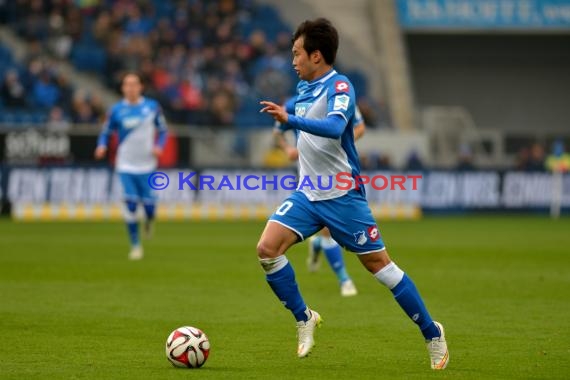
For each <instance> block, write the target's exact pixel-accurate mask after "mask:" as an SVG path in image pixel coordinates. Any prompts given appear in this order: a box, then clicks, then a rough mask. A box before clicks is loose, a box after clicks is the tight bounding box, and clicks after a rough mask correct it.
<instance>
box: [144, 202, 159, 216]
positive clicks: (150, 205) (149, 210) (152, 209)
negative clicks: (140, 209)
mask: <svg viewBox="0 0 570 380" xmlns="http://www.w3.org/2000/svg"><path fill="white" fill-rule="evenodd" d="M144 213H145V215H146V219H147V220H154V215H155V213H156V205H155V203H154V202H145V203H144Z"/></svg>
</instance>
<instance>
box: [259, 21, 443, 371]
mask: <svg viewBox="0 0 570 380" xmlns="http://www.w3.org/2000/svg"><path fill="white" fill-rule="evenodd" d="M337 49H338V33H337V31H336V29H335V28H334V26H333V25H332V24H331V23H330V21H328V20H326V19H322V18H320V19H316V20H313V21H305V22H303V23H301V24H300V25H299V27H298V28H297V30H296V32H295V34H294V36H293V48H292V52H293V67H294V69H295V71H296V72H297V74H298V76H299V78H300V79H301V81H300V83H299V85H298V86H297V89H298V94H297V98H296V101H295V114H294V115H293V114H288V113H287V111H286V109H284V108H283V107H281V106H280V105H278V104H275V103H272V102H270V101H262V102H261V104H262V105H263V108H262V109H261V112H267V113H269V114H270V115H271V116H272V117H273V118H274V119H275V120H276V121H279V122H280V123H281V124H282V127H281V128H282V129H283V130H286V129H295V130H297V131H299V138H298V142H297V148H298V150H299V171H300V177H301V178H305V176H307V177H309V178H311V179H312V183H317V181H318V179H319V178H320V177H325V178H327V177H328V178H333V179H334V178H335V175H336V174H337V173H339V172H349V173H352V176H353V177H355V176H357V175H358V174H359V172H360V168H359V162H358V155H357V153H356V149H355V146H354V138H353V130H352V128H347V126H350V125H351V123H352V119H353V118H354V112H355V111H354V110H355V105H354V99H355V95H354V90H353V87H352V84H351V83H350V81H349V80H348V79H347V78H346V77H345V76H343V75H341V74H339V73H337V72H336V71H335V70H334V68H333V64H334V61H335V57H336V52H337ZM330 176H332V177H330ZM304 183H305V182H304V181H303V182H300V183H299V187H298V188H297V191H295V192H294V193H293V194H292V195H291V196H289V197H288V198H287V199H286V200H285V202H283V204H282V205H281V206H279V208H278V209H277V210H276V211H275V213H274V214H273V215H272V216H271V217H270V218H269V221H268V222H267V224H266V226H265V229H264V231H263V233H262V235H261V237H260V240H259V242H258V244H257V254H258V257H259V261H260V263H261V266H262V267H263V269H264V271H265V273H266V279H267V282H268V283H269V286H270V287H271V289H272V290H273V292H274V293H275V295H276V296H277V297H278V298H279V300H280V301H281V302H282V303H283V305H285V307H286V308H287V309H289V310H290V311H291V312H292V314H293V316H294V317H295V319H296V321H297V334H298V348H297V355H298V356H299V357H301V358H302V357H305V356H307V355H308V354H309V352H310V351H311V349H312V348H313V346H314V336H313V335H314V332H315V328H316V327H317V326H319V325H320V324H321V316H320V315H319V313H317V312H316V311H314V310H311V309H310V308H308V307H307V306H306V304H305V301H304V300H303V297H302V296H301V293H300V291H299V287H298V286H297V281H296V279H295V272H294V271H293V267H292V266H291V264H290V263H289V261H288V260H287V257H286V256H285V252H286V251H287V249H288V248H289V247H291V246H292V245H293V244H295V243H297V242H298V241H300V240H303V239H305V238H307V237H309V236H311V235H313V234H314V233H316V232H317V231H319V230H320V229H321V228H322V227H328V228H329V230H330V232H331V235H332V237H333V238H334V239H335V240H336V241H337V242H338V243H339V244H341V245H342V246H344V247H346V248H347V249H349V250H350V251H352V252H355V253H356V254H357V255H358V258H359V259H360V261H361V262H362V264H363V265H364V267H366V269H368V270H369V271H370V272H371V273H372V274H373V275H374V277H376V279H378V281H379V282H380V283H382V284H383V285H385V286H386V287H388V289H390V290H391V291H392V293H393V295H394V297H395V299H396V301H397V302H398V304H399V305H400V306H401V308H402V309H403V310H404V311H405V313H406V314H407V315H408V316H409V317H410V318H411V319H412V321H413V322H414V323H416V325H417V326H418V327H419V329H420V331H421V333H422V335H423V337H424V339H425V340H426V342H427V348H428V351H429V355H430V360H431V368H433V369H443V368H445V367H446V365H447V363H448V361H449V353H448V350H447V344H446V341H445V335H444V330H443V326H442V325H441V324H440V323H438V322H434V321H433V320H432V318H431V316H430V314H429V313H428V310H427V308H426V306H425V305H424V302H423V300H422V298H421V297H420V294H419V292H418V290H417V289H416V287H415V285H414V283H413V282H412V280H411V279H410V277H409V276H408V275H406V274H405V273H404V272H403V271H402V270H401V269H400V268H399V267H398V266H397V265H396V263H394V262H393V261H392V260H391V259H390V257H389V256H388V252H387V250H386V247H385V245H384V242H383V240H382V238H381V236H380V232H379V231H378V227H377V226H376V222H375V221H374V218H373V217H372V213H371V212H370V208H369V207H368V203H367V201H366V197H365V194H364V188H363V187H362V186H360V187H358V186H357V184H356V180H355V179H354V178H353V179H352V185H353V186H352V188H351V189H350V190H346V186H344V187H343V186H340V187H339V186H332V187H330V188H328V189H326V190H325V189H323V188H321V187H318V188H314V187H311V186H302V185H303V184H304Z"/></svg>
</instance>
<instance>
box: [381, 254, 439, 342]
mask: <svg viewBox="0 0 570 380" xmlns="http://www.w3.org/2000/svg"><path fill="white" fill-rule="evenodd" d="M374 277H376V278H377V279H378V281H380V282H381V283H382V284H384V285H386V286H387V287H388V288H389V289H390V290H391V291H392V294H394V298H395V299H396V302H398V304H399V305H400V307H401V308H402V309H403V310H404V312H405V313H406V314H407V315H408V317H410V318H411V319H412V321H414V323H415V324H417V325H418V327H419V328H420V330H421V331H422V334H423V336H424V338H425V339H428V340H431V339H432V338H435V337H439V336H441V333H440V331H439V329H438V328H437V326H436V325H435V323H433V320H432V319H431V317H430V315H429V313H428V311H427V308H426V306H425V304H424V301H423V300H422V297H421V296H420V293H419V292H418V289H417V288H416V286H415V285H414V282H413V281H412V279H411V278H409V277H408V275H406V274H405V273H404V272H403V271H402V270H401V269H400V268H398V266H397V265H396V264H395V263H393V262H392V263H390V264H388V265H386V266H385V267H384V268H382V269H381V270H380V271H378V273H376V274H374Z"/></svg>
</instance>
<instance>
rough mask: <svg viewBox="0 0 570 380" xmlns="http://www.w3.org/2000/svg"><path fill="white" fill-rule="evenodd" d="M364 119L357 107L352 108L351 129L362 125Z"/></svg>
mask: <svg viewBox="0 0 570 380" xmlns="http://www.w3.org/2000/svg"><path fill="white" fill-rule="evenodd" d="M363 122H364V118H363V117H362V113H361V112H360V108H358V106H356V107H354V118H353V119H352V127H353V128H354V127H356V126H357V125H358V124H360V123H363Z"/></svg>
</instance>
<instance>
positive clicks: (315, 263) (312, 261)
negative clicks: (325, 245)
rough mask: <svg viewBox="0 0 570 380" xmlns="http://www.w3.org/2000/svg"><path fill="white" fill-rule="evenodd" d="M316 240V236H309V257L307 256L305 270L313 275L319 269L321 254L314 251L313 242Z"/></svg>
mask: <svg viewBox="0 0 570 380" xmlns="http://www.w3.org/2000/svg"><path fill="white" fill-rule="evenodd" d="M315 239H317V237H316V236H311V237H310V238H309V255H308V256H307V269H308V270H309V272H311V273H314V272H316V271H318V270H319V269H320V268H321V254H320V252H319V251H315V247H314V246H313V242H314V241H315Z"/></svg>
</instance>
